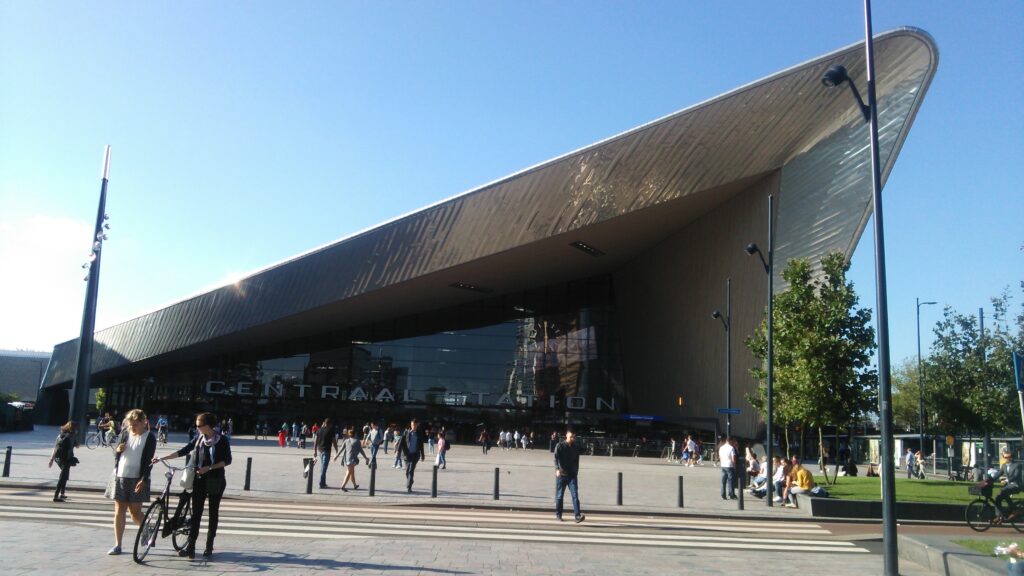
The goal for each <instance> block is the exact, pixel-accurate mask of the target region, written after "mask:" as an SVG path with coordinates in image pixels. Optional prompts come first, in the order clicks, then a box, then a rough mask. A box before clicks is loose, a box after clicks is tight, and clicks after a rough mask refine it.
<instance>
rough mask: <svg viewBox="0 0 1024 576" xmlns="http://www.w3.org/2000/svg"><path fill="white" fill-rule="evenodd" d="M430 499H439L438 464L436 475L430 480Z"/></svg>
mask: <svg viewBox="0 0 1024 576" xmlns="http://www.w3.org/2000/svg"><path fill="white" fill-rule="evenodd" d="M430 497H431V498H437V464H434V474H433V476H432V477H431V479H430Z"/></svg>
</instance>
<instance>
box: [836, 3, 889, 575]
mask: <svg viewBox="0 0 1024 576" xmlns="http://www.w3.org/2000/svg"><path fill="white" fill-rule="evenodd" d="M872 36H873V32H872V29H871V0H864V56H865V58H864V60H865V64H866V68H867V92H868V103H867V105H865V104H864V102H863V101H862V100H861V99H860V93H859V92H858V91H857V88H856V86H854V84H853V81H852V80H851V79H850V77H849V76H847V74H846V69H845V68H843V67H842V66H833V67H832V68H830V69H829V70H828V72H826V73H825V76H824V77H823V78H822V79H821V82H822V84H824V85H825V86H828V87H833V86H839V85H841V84H843V83H848V84H849V86H850V90H851V91H852V92H853V94H854V96H855V97H856V98H857V104H858V106H859V110H860V112H861V114H863V115H864V119H865V120H866V121H867V122H868V126H869V132H870V139H871V204H872V211H873V213H872V219H873V220H874V233H875V294H876V298H877V300H878V412H879V427H880V428H881V429H880V432H881V434H880V436H881V438H880V440H881V445H882V446H881V448H882V461H883V462H885V465H884V466H882V473H881V476H882V541H883V543H884V566H885V573H886V574H887V575H890V576H896V575H897V574H899V556H898V554H899V550H898V547H897V542H896V475H895V471H894V470H893V468H894V466H895V462H896V459H895V456H894V454H893V430H892V382H891V381H890V375H889V370H890V365H889V300H888V296H887V288H886V278H885V226H884V221H883V218H882V165H881V160H880V159H879V150H878V148H879V147H878V100H877V98H876V94H875V47H874V42H873V41H872Z"/></svg>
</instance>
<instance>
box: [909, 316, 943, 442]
mask: <svg viewBox="0 0 1024 576" xmlns="http://www.w3.org/2000/svg"><path fill="white" fill-rule="evenodd" d="M914 302H915V303H916V304H917V389H918V392H919V397H918V400H917V410H918V414H917V417H918V422H917V430H918V440H919V441H920V442H921V454H922V455H923V454H924V370H923V369H922V367H921V306H931V305H932V304H938V302H921V299H920V298H914ZM935 456H936V455H935V454H932V458H934V457H935Z"/></svg>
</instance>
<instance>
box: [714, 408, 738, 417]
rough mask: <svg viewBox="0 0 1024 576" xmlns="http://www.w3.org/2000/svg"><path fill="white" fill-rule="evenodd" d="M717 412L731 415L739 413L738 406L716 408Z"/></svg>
mask: <svg viewBox="0 0 1024 576" xmlns="http://www.w3.org/2000/svg"><path fill="white" fill-rule="evenodd" d="M718 413H719V414H732V415H733V416H735V415H737V414H739V413H740V409H739V408H719V409H718Z"/></svg>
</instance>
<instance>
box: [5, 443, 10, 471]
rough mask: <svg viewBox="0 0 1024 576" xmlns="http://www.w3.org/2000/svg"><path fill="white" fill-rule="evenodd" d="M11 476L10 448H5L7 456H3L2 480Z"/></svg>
mask: <svg viewBox="0 0 1024 576" xmlns="http://www.w3.org/2000/svg"><path fill="white" fill-rule="evenodd" d="M10 476H11V447H10V446H8V447H7V454H6V455H5V456H4V478H10Z"/></svg>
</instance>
